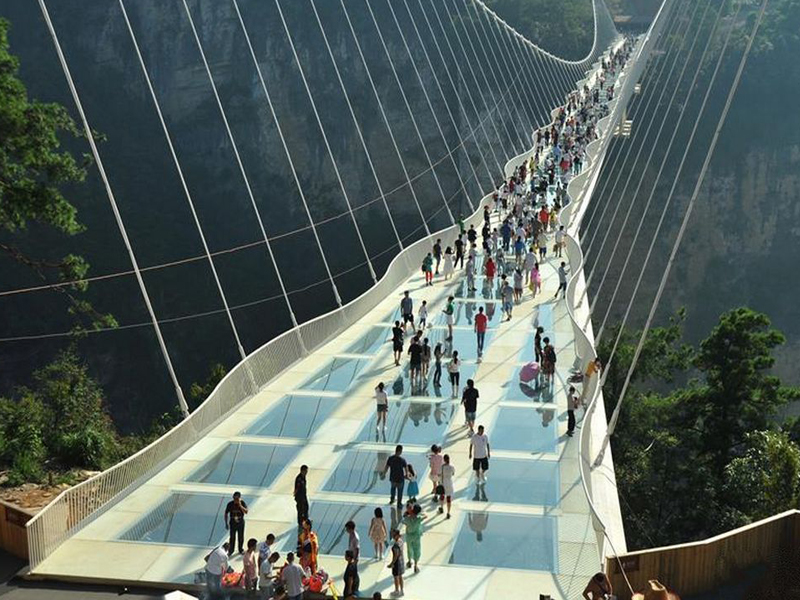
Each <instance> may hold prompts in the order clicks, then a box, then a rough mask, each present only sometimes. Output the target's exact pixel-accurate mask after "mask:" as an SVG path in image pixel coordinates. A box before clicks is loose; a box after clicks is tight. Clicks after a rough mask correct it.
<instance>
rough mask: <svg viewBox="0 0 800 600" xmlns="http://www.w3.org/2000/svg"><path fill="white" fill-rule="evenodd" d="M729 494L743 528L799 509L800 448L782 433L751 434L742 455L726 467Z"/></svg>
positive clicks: (727, 492) (736, 517)
mask: <svg viewBox="0 0 800 600" xmlns="http://www.w3.org/2000/svg"><path fill="white" fill-rule="evenodd" d="M725 493H726V495H727V497H728V499H729V503H730V506H731V509H730V510H731V512H732V518H734V519H736V520H739V521H741V524H742V525H744V524H747V523H749V522H751V521H754V520H758V519H763V518H765V517H769V516H771V515H774V514H776V513H779V512H782V511H784V510H786V509H788V508H797V507H798V501H799V500H800V448H798V446H797V445H796V444H795V443H793V442H792V441H791V440H790V439H789V436H787V435H786V434H785V433H782V432H778V431H755V432H752V433H748V434H747V436H746V439H745V450H744V452H743V454H742V456H739V457H737V458H734V459H733V460H732V461H731V462H730V463H729V464H728V466H727V467H726V468H725Z"/></svg>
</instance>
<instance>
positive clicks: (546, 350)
mask: <svg viewBox="0 0 800 600" xmlns="http://www.w3.org/2000/svg"><path fill="white" fill-rule="evenodd" d="M542 342H544V347H543V348H542V368H541V372H542V374H543V375H544V382H545V383H546V384H547V385H550V384H551V383H552V382H553V375H554V374H555V372H556V349H555V348H553V345H552V344H551V343H550V338H547V337H546V338H544V339H542Z"/></svg>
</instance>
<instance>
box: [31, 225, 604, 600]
mask: <svg viewBox="0 0 800 600" xmlns="http://www.w3.org/2000/svg"><path fill="white" fill-rule="evenodd" d="M449 241H450V240H446V242H449ZM557 264H558V262H557V259H554V258H549V259H548V260H547V261H546V262H545V266H544V267H543V292H542V294H539V295H538V296H537V297H536V298H535V299H534V298H532V297H531V292H530V291H528V290H527V289H526V290H525V294H524V297H523V300H522V302H521V303H520V304H519V305H517V306H515V308H514V316H513V319H512V320H511V321H510V322H501V319H502V315H501V311H500V304H499V302H498V301H497V300H496V299H495V298H494V297H493V296H494V294H493V293H492V291H491V290H488V289H487V288H486V287H485V286H484V282H483V280H482V279H481V278H478V280H477V287H478V288H479V291H478V292H477V293H470V292H467V291H466V290H465V287H466V284H465V281H464V280H463V277H462V276H461V275H460V274H459V273H458V269H457V275H456V278H455V279H454V280H452V281H450V282H443V281H442V279H441V277H437V279H436V281H435V285H434V286H433V287H425V285H424V281H423V280H422V277H421V274H417V275H414V276H412V277H411V278H410V279H409V280H408V281H407V282H406V283H404V284H403V286H401V287H400V288H398V289H397V290H396V293H395V294H394V295H393V296H391V297H387V298H386V299H385V301H383V302H382V303H381V304H380V305H379V306H377V307H376V308H375V309H374V310H372V311H371V312H370V313H369V315H368V316H367V317H366V318H364V319H363V320H362V321H361V322H359V324H358V325H357V326H354V327H352V328H351V329H350V330H349V331H346V332H345V333H343V334H342V335H340V336H338V338H337V339H335V340H332V341H331V342H330V343H328V344H327V345H326V346H324V347H323V348H322V349H321V350H320V351H318V352H315V353H314V354H313V355H312V356H309V357H308V358H307V359H306V360H304V361H302V362H300V363H298V364H296V365H295V366H294V367H292V368H290V369H289V370H288V371H287V372H285V373H284V374H283V375H282V376H280V377H279V378H278V379H276V380H275V381H274V382H273V383H272V384H270V385H269V386H267V387H266V388H265V389H264V390H262V391H261V393H259V394H258V395H257V396H255V397H254V398H252V399H251V400H250V401H248V402H246V403H245V404H244V405H243V406H241V407H240V408H239V409H238V410H236V411H235V412H234V413H233V414H231V415H230V416H229V417H228V418H227V419H225V420H224V421H223V422H222V423H220V424H219V425H218V426H217V427H216V428H215V429H214V430H213V431H211V432H210V434H209V435H207V436H206V437H205V438H204V439H203V440H202V441H200V442H199V443H197V444H195V445H194V446H193V447H191V448H190V449H188V450H187V451H186V452H184V453H183V454H182V455H181V456H180V457H179V458H178V459H177V460H176V461H175V462H174V463H172V464H171V465H169V466H168V467H167V468H165V469H164V470H163V471H161V472H160V473H159V474H158V475H157V476H156V477H153V478H152V479H150V480H149V481H147V482H146V483H145V484H144V485H142V486H141V487H139V488H138V489H136V490H135V491H134V492H133V493H131V494H130V495H129V496H128V497H126V498H125V499H123V500H122V501H120V502H119V503H117V504H116V505H115V506H114V507H113V508H111V509H110V510H109V511H108V512H106V513H105V514H103V515H102V516H100V517H99V518H98V519H96V520H95V521H94V522H92V523H91V524H89V525H88V526H87V527H85V528H84V529H83V530H81V531H80V532H79V533H77V534H76V535H75V536H73V537H72V538H70V539H69V540H68V541H67V542H65V543H64V544H63V545H62V546H61V547H60V548H58V549H57V550H56V551H55V552H54V553H53V554H52V555H51V556H50V557H48V558H47V559H46V560H45V561H44V562H43V563H42V564H40V565H39V566H38V567H37V569H36V573H37V574H38V575H42V576H55V577H58V578H70V579H74V578H78V579H81V580H84V581H86V580H104V581H120V582H125V583H126V584H131V583H132V582H140V583H142V584H191V583H192V582H193V576H194V573H195V572H197V571H199V570H202V568H203V564H204V563H203V556H204V555H205V554H206V553H207V552H208V550H209V547H212V546H214V545H215V544H217V543H219V542H220V541H221V540H222V539H224V538H225V537H226V534H225V531H224V525H223V520H222V513H223V510H224V507H225V503H226V502H227V501H228V500H229V499H230V495H231V493H232V492H233V491H234V490H240V491H241V492H242V495H243V498H244V499H245V501H246V502H247V503H248V505H249V506H250V513H249V514H248V516H247V529H246V537H256V538H258V539H259V540H261V539H263V538H264V536H265V535H266V534H267V533H268V532H274V533H275V534H276V535H277V536H278V538H279V541H278V542H277V544H276V546H277V549H278V550H279V551H281V552H282V553H283V552H286V551H288V550H290V549H293V547H294V545H295V533H296V521H295V511H294V502H293V499H292V487H293V480H294V477H295V475H296V473H297V471H298V468H299V466H300V465H301V464H307V465H309V467H310V471H309V475H308V482H309V497H310V500H311V510H310V514H311V518H312V519H313V521H314V523H315V525H314V528H315V530H316V532H317V534H318V536H319V540H320V553H321V555H323V556H321V557H320V565H321V566H322V567H323V568H324V569H325V570H327V571H328V572H329V573H330V574H332V575H333V576H334V577H335V579H336V581H337V582H341V575H342V572H343V568H344V561H343V559H342V555H343V552H344V549H345V546H346V535H345V534H343V531H342V527H343V525H344V523H345V522H346V521H347V520H350V519H352V520H354V521H355V522H356V524H357V527H358V531H359V532H360V535H361V540H362V552H363V559H362V561H361V563H360V565H359V566H360V569H359V570H360V574H361V587H362V590H363V592H366V591H369V592H370V594H371V593H372V591H376V590H380V591H382V592H384V593H385V594H387V595H388V593H389V592H391V590H392V578H391V574H390V572H389V570H388V569H387V568H386V567H385V564H384V563H383V562H378V561H376V560H374V558H373V555H374V552H373V548H372V544H371V542H370V540H369V539H368V537H367V527H368V524H369V520H370V519H371V517H372V515H373V510H374V508H375V507H377V506H381V507H382V508H383V510H384V514H385V520H386V523H387V527H388V526H389V525H390V524H391V522H392V520H396V519H397V515H396V514H393V511H392V510H390V508H389V506H388V504H387V499H388V492H389V483H388V480H384V479H383V478H382V477H381V476H380V473H379V472H378V471H379V470H380V469H381V468H382V467H383V464H384V463H385V460H386V458H387V457H388V456H389V454H390V453H391V452H392V451H393V448H394V445H395V444H396V443H402V444H403V445H404V446H405V456H406V458H407V459H408V460H409V461H410V462H411V463H412V464H413V465H414V467H415V468H416V470H417V472H418V475H419V480H420V490H421V493H422V506H423V508H424V515H425V517H426V520H425V531H424V534H423V539H422V560H421V563H420V568H421V572H420V573H419V574H417V575H414V574H412V573H410V572H407V573H406V596H407V597H409V598H419V599H422V600H424V599H427V598H443V597H447V598H466V597H469V598H487V599H492V598H498V599H499V598H508V597H509V596H510V595H511V594H512V593H519V592H520V591H523V590H524V591H528V592H530V593H532V594H538V593H548V594H551V595H552V596H553V597H554V598H572V597H575V595H576V593H577V594H579V593H580V591H581V590H582V586H583V585H584V584H585V582H586V579H587V577H588V576H590V575H591V574H592V573H594V572H595V571H597V568H598V549H597V540H596V535H595V530H594V529H593V527H592V522H591V518H590V511H589V507H588V504H587V501H586V499H585V496H584V493H583V491H582V489H581V484H580V475H579V468H578V460H579V459H578V453H579V443H578V437H577V436H576V437H575V438H569V437H568V436H566V434H565V432H566V419H567V414H566V396H565V385H568V384H566V381H567V378H568V377H569V374H570V369H571V367H572V365H573V361H574V358H575V354H574V349H573V339H572V338H573V334H572V327H571V326H570V323H569V319H568V317H567V312H566V307H565V305H564V301H563V300H559V301H557V302H555V301H553V300H552V297H553V294H554V291H555V289H556V287H557V285H558V276H557V273H556V270H555V269H556V266H557ZM495 287H496V284H495ZM404 289H409V290H411V293H412V298H413V299H414V304H415V312H416V310H417V307H418V306H419V304H420V303H421V301H422V300H427V301H428V306H429V314H430V319H429V321H430V322H431V325H432V328H431V329H429V330H427V331H426V335H427V337H428V338H429V339H430V340H431V345H432V346H433V345H435V344H436V342H437V341H443V339H444V337H445V336H446V335H447V334H446V331H447V330H446V324H445V321H444V315H443V313H442V309H443V307H444V303H445V300H446V297H447V295H448V294H451V293H452V294H453V295H455V296H456V298H457V304H456V306H457V308H456V326H455V330H454V336H453V337H454V340H453V349H455V350H458V351H459V354H460V356H461V357H462V358H463V359H464V364H463V367H462V370H461V381H462V385H463V384H464V382H465V380H466V379H467V378H469V377H472V378H473V379H475V381H476V386H477V387H478V389H479V390H480V400H479V406H478V409H479V410H478V423H480V424H483V425H485V427H486V430H487V433H488V435H489V438H490V441H491V446H492V460H491V466H490V470H489V476H488V482H487V483H486V485H485V486H484V487H477V486H476V484H475V480H474V477H473V476H472V472H471V469H470V466H471V465H470V461H469V460H468V458H467V452H468V438H467V435H466V431H467V430H466V429H465V428H464V426H463V412H462V410H461V409H460V407H459V401H458V400H456V399H453V398H451V393H450V392H451V389H450V385H449V382H448V381H447V373H446V371H445V373H444V376H443V378H442V386H441V388H438V387H434V386H433V385H432V382H431V379H432V369H431V374H430V375H429V378H428V381H427V382H426V383H425V385H424V387H423V389H421V390H418V389H414V390H413V391H412V390H411V387H410V385H409V379H408V369H407V364H404V365H403V367H395V366H394V362H393V358H392V348H391V343H390V342H389V341H388V340H389V338H390V328H391V323H392V322H393V321H394V320H395V319H396V318H397V317H398V316H399V300H400V297H401V295H402V291H403V290H404ZM476 294H477V296H476ZM479 306H485V307H486V311H487V313H488V314H489V316H490V321H489V333H488V334H487V339H486V349H485V353H484V360H483V362H481V363H477V362H476V343H475V334H474V333H473V332H472V317H473V315H474V314H475V313H476V312H477V308H478V307H479ZM536 325H542V326H543V327H544V328H545V332H546V333H545V335H549V337H550V338H551V340H554V344H555V347H556V350H557V353H558V361H557V374H556V378H555V384H554V386H553V388H552V389H538V390H532V389H530V388H525V387H521V386H520V384H519V379H518V372H519V369H520V368H521V366H522V365H524V364H525V363H526V362H528V361H530V360H533V335H534V330H535V326H536ZM403 362H404V363H407V361H406V360H404V361H403ZM379 381H384V382H385V383H386V385H387V387H388V389H389V392H390V410H389V419H388V428H387V430H386V432H385V434H380V435H379V434H378V433H377V432H376V427H375V409H374V408H375V401H374V398H373V390H374V387H375V385H376V384H377V383H378V382H379ZM432 443H438V444H441V445H443V446H444V448H445V452H446V453H449V454H450V456H451V458H452V463H453V465H454V466H455V468H456V480H455V489H456V495H455V499H454V506H453V518H452V519H450V520H446V519H445V518H444V516H443V515H440V514H438V513H437V512H436V509H435V508H434V507H433V505H432V504H431V501H430V495H429V494H430V486H429V481H428V479H427V460H426V458H425V452H426V450H427V448H429V447H430V445H431V444H432ZM239 562H240V559H236V560H235V561H234V566H237V567H238V568H240V566H239V565H238V564H237V563H239ZM384 562H385V561H384ZM579 588H580V589H579Z"/></svg>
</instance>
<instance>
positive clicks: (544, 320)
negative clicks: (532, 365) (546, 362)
mask: <svg viewBox="0 0 800 600" xmlns="http://www.w3.org/2000/svg"><path fill="white" fill-rule="evenodd" d="M540 325H541V326H542V327H544V334H542V337H545V336H546V337H549V338H550V341H551V342H552V343H555V339H556V333H555V331H554V330H553V305H552V304H550V303H547V304H540V305H539V306H538V307H537V310H536V311H535V312H534V315H533V322H532V323H531V331H530V333H529V334H528V337H527V338H526V339H525V344H524V345H523V347H522V350H520V352H519V361H520V362H531V361H533V360H536V355H535V354H534V352H533V339H534V337H535V336H536V327H537V326H540Z"/></svg>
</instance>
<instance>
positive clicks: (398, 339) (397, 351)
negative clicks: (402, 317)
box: [392, 321, 405, 367]
mask: <svg viewBox="0 0 800 600" xmlns="http://www.w3.org/2000/svg"><path fill="white" fill-rule="evenodd" d="M404 335H405V331H403V328H402V327H400V321H395V322H394V327H392V350H393V351H394V364H395V365H396V366H398V367H399V366H400V356H401V355H402V354H403V336H404Z"/></svg>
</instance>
